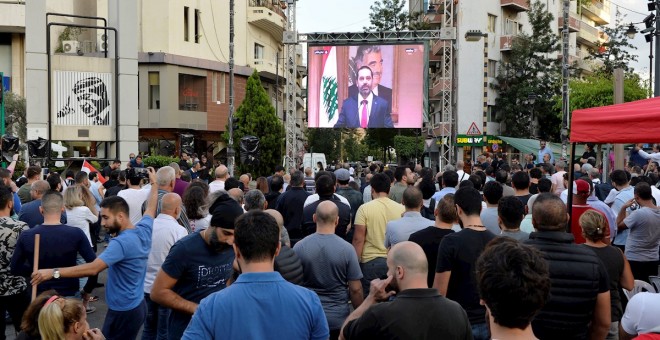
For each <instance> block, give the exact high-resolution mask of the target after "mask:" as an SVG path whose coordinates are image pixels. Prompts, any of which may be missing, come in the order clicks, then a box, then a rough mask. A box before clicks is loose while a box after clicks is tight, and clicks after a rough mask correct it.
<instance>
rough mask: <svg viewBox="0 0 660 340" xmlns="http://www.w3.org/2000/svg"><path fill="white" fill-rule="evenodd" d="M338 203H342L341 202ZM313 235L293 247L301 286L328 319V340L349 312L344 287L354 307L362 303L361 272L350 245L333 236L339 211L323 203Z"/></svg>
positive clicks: (329, 204) (315, 219)
mask: <svg viewBox="0 0 660 340" xmlns="http://www.w3.org/2000/svg"><path fill="white" fill-rule="evenodd" d="M340 204H341V203H340ZM314 222H316V233H314V234H311V235H309V236H307V237H305V238H304V239H302V240H301V241H299V242H298V243H296V245H295V246H294V247H293V251H295V252H296V255H298V257H299V258H300V261H301V262H302V265H303V273H304V278H303V284H302V285H303V287H306V288H309V289H311V290H313V291H314V292H316V294H317V295H318V296H319V298H320V299H321V305H322V306H323V311H324V312H325V315H326V318H327V319H328V326H329V328H330V339H336V338H338V337H339V331H340V329H341V325H342V323H343V322H344V320H345V319H346V317H347V316H348V314H349V313H350V309H349V306H348V304H347V303H346V300H347V298H348V297H349V296H347V294H346V292H347V291H346V288H347V287H348V290H349V292H350V300H351V304H352V305H353V308H358V307H359V306H360V304H362V300H363V296H362V284H361V282H360V279H361V278H362V271H361V270H360V263H359V262H358V259H357V254H356V253H355V249H354V248H353V246H352V245H351V244H350V243H348V242H346V241H344V240H343V239H342V238H341V237H339V236H337V235H335V227H336V226H337V223H338V222H339V209H338V208H337V205H336V204H335V203H334V202H332V201H323V202H321V203H320V204H319V205H318V207H317V208H316V214H314Z"/></svg>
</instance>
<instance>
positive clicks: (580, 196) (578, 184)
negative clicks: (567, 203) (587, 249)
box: [571, 179, 592, 244]
mask: <svg viewBox="0 0 660 340" xmlns="http://www.w3.org/2000/svg"><path fill="white" fill-rule="evenodd" d="M590 189H591V188H590V187H589V183H587V182H586V181H584V180H582V179H578V180H575V182H573V208H572V215H571V216H572V217H571V232H572V233H573V236H574V237H575V243H577V244H582V243H585V242H586V240H585V239H584V236H583V235H582V227H580V223H579V221H580V216H582V214H584V212H585V211H587V210H590V209H592V208H591V206H590V205H589V204H587V199H588V198H589V193H590V192H591V190H590Z"/></svg>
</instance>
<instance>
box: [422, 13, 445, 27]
mask: <svg viewBox="0 0 660 340" xmlns="http://www.w3.org/2000/svg"><path fill="white" fill-rule="evenodd" d="M426 20H427V21H428V23H429V24H431V25H434V26H435V25H442V23H443V22H444V21H445V15H444V14H441V13H432V14H427V15H426Z"/></svg>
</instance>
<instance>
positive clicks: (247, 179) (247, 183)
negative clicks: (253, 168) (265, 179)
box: [238, 174, 250, 192]
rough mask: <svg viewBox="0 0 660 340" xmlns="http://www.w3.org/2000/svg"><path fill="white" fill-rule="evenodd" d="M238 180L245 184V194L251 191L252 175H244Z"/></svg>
mask: <svg viewBox="0 0 660 340" xmlns="http://www.w3.org/2000/svg"><path fill="white" fill-rule="evenodd" d="M238 180H239V181H240V182H241V183H243V192H248V191H249V190H250V175H249V174H242V175H241V177H239V178H238Z"/></svg>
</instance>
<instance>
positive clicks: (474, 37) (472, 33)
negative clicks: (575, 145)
mask: <svg viewBox="0 0 660 340" xmlns="http://www.w3.org/2000/svg"><path fill="white" fill-rule="evenodd" d="M481 38H484V82H483V83H484V98H483V102H484V105H483V117H484V118H483V131H482V133H483V136H484V140H486V139H487V138H488V136H487V135H488V132H487V131H486V126H487V125H486V124H487V119H486V117H487V116H488V33H483V32H481V31H479V30H469V31H467V32H465V40H466V41H469V42H477V41H479V40H481ZM493 76H494V74H493ZM484 145H486V144H484ZM474 150H475V149H474V148H472V153H473V154H472V155H471V156H472V159H474V157H475V156H476V155H474Z"/></svg>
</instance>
